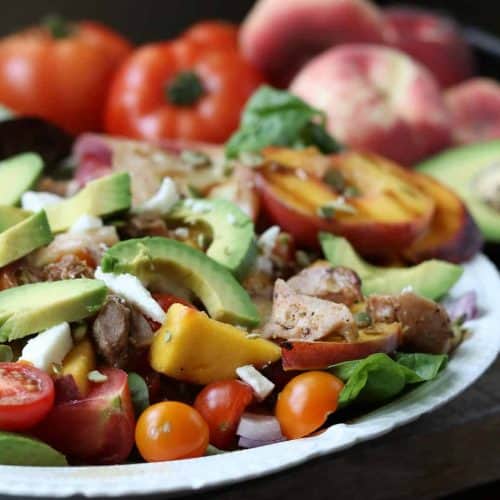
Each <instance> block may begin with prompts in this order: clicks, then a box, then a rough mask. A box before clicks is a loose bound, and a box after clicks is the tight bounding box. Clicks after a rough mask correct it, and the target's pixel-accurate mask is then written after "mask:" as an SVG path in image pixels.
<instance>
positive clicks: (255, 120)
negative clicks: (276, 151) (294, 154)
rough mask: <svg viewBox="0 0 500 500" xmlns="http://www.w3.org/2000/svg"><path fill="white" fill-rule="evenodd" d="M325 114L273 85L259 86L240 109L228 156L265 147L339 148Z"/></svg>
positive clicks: (255, 151) (256, 150)
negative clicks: (239, 121) (327, 129)
mask: <svg viewBox="0 0 500 500" xmlns="http://www.w3.org/2000/svg"><path fill="white" fill-rule="evenodd" d="M325 121H326V116H325V114H324V113H323V112H322V111H319V110H317V109H315V108H312V107H311V106H309V105H308V104H306V103H305V102H304V101H303V100H302V99H299V98H298V97H296V96H294V95H292V94H290V93H289V92H286V91H284V90H277V89H274V88H273V87H269V86H267V85H264V86H262V87H260V88H259V89H258V90H257V91H256V92H255V93H254V94H253V95H252V97H251V98H250V99H249V101H248V103H247V105H246V107H245V109H244V110H243V114H242V118H241V123H240V128H239V130H237V131H236V132H235V133H234V134H233V135H232V137H231V138H230V139H229V141H228V142H227V144H226V155H227V157H228V158H236V157H237V156H238V155H240V154H241V153H258V152H259V151H260V150H261V149H262V148H265V147H266V146H287V147H293V148H300V147H306V146H316V147H317V148H318V149H319V150H320V151H322V152H323V153H333V152H337V151H339V150H340V146H339V144H338V143H337V142H336V141H335V140H334V139H333V138H332V137H331V136H330V135H329V134H328V132H327V131H326V129H325Z"/></svg>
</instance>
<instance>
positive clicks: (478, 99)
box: [445, 78, 500, 144]
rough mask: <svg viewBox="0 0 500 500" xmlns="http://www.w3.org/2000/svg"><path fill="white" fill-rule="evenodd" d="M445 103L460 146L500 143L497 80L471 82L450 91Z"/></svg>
mask: <svg viewBox="0 0 500 500" xmlns="http://www.w3.org/2000/svg"><path fill="white" fill-rule="evenodd" d="M445 99H446V103H447V104H448V107H449V108H450V110H451V115H452V120H453V140H454V142H455V143H456V144H469V143H473V142H480V141H488V140H491V139H500V85H499V84H498V83H497V82H496V81H495V80H490V79H488V78H473V79H471V80H467V81H466V82H463V83H461V84H460V85H457V86H456V87H452V88H451V89H449V90H448V91H447V92H446V94H445Z"/></svg>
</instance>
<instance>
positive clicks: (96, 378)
mask: <svg viewBox="0 0 500 500" xmlns="http://www.w3.org/2000/svg"><path fill="white" fill-rule="evenodd" d="M87 379H88V380H90V382H94V383H96V384H102V383H103V382H106V380H108V376H107V375H104V373H101V372H100V371H98V370H92V371H91V372H89V373H88V375H87Z"/></svg>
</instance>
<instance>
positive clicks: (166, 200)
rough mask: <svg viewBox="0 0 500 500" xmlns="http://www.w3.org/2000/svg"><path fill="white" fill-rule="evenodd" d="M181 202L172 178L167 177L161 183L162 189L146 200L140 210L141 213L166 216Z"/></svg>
mask: <svg viewBox="0 0 500 500" xmlns="http://www.w3.org/2000/svg"><path fill="white" fill-rule="evenodd" d="M178 201H179V193H178V192H177V186H176V185H175V182H174V181H173V180H172V179H171V178H170V177H165V178H164V179H163V181H162V183H161V186H160V189H158V191H157V192H156V193H155V194H154V195H153V196H152V197H151V198H149V200H146V201H145V202H144V203H143V204H142V205H141V206H140V207H139V209H138V211H139V212H141V213H150V214H155V215H166V214H168V212H170V210H171V209H172V207H173V206H174V205H175V204H176V203H177V202H178Z"/></svg>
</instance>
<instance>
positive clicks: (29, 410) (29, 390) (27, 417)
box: [0, 363, 54, 431]
mask: <svg viewBox="0 0 500 500" xmlns="http://www.w3.org/2000/svg"><path fill="white" fill-rule="evenodd" d="M53 404H54V383H53V382H52V379H51V378H50V377H49V376H48V375H47V374H46V373H45V372H43V371H41V370H39V369H38V368H35V367H34V366H31V365H29V364H27V363H0V430H3V431H22V430H25V429H30V428H31V427H33V426H35V425H36V424H38V422H40V421H41V420H42V419H43V418H44V417H45V416H46V415H47V413H49V411H50V409H51V408H52V406H53Z"/></svg>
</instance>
